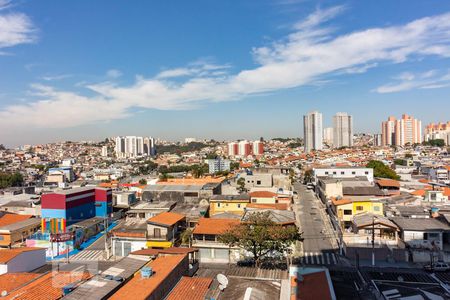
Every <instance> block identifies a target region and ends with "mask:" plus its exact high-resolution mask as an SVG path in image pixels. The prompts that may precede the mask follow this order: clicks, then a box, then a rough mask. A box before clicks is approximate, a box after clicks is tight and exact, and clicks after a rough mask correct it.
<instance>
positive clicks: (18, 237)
mask: <svg viewBox="0 0 450 300" xmlns="http://www.w3.org/2000/svg"><path fill="white" fill-rule="evenodd" d="M40 228H41V219H39V218H31V216H30V215H16V214H5V215H4V216H3V217H1V218H0V247H11V246H12V245H14V244H16V243H23V242H25V240H26V239H27V238H29V237H30V236H31V235H32V234H33V233H35V232H36V231H38V230H39V229H40Z"/></svg>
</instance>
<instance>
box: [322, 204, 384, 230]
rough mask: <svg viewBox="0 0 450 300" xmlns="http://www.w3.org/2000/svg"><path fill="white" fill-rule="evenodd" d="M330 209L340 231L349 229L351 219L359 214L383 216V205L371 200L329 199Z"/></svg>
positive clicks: (351, 222)
mask: <svg viewBox="0 0 450 300" xmlns="http://www.w3.org/2000/svg"><path fill="white" fill-rule="evenodd" d="M331 209H332V211H333V212H334V214H335V215H336V217H337V219H338V220H339V223H340V224H341V227H342V229H345V228H351V227H352V224H353V217H354V216H355V215H357V214H361V213H366V212H369V213H373V214H375V215H380V216H383V215H384V211H383V203H382V202H381V201H379V200H376V199H374V200H371V199H357V200H352V199H335V198H333V199H331Z"/></svg>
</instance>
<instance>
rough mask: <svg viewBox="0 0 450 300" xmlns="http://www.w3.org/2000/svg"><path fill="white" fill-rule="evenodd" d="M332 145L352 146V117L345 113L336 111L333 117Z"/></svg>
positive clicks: (338, 146) (337, 146)
mask: <svg viewBox="0 0 450 300" xmlns="http://www.w3.org/2000/svg"><path fill="white" fill-rule="evenodd" d="M333 146H334V147H336V148H340V147H351V146H353V117H352V116H350V115H348V114H347V113H343V112H338V113H336V115H335V116H334V117H333Z"/></svg>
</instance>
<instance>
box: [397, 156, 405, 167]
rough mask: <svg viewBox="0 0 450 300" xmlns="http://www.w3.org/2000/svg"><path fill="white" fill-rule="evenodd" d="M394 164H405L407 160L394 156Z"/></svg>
mask: <svg viewBox="0 0 450 300" xmlns="http://www.w3.org/2000/svg"><path fill="white" fill-rule="evenodd" d="M394 164H395V165H397V166H406V164H407V161H406V160H404V159H398V158H396V159H394Z"/></svg>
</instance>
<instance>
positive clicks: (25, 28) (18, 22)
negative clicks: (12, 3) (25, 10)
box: [0, 2, 36, 48]
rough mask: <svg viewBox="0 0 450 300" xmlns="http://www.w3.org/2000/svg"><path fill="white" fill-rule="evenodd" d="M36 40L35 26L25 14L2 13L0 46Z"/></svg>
mask: <svg viewBox="0 0 450 300" xmlns="http://www.w3.org/2000/svg"><path fill="white" fill-rule="evenodd" d="M5 3H6V2H5ZM0 5H1V2H0ZM0 7H1V6H0ZM35 40H36V36H35V29H34V26H33V24H32V22H31V20H30V19H29V18H28V17H27V16H26V15H25V14H21V13H9V14H0V48H6V47H12V46H16V45H20V44H26V43H32V42H34V41H35Z"/></svg>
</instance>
